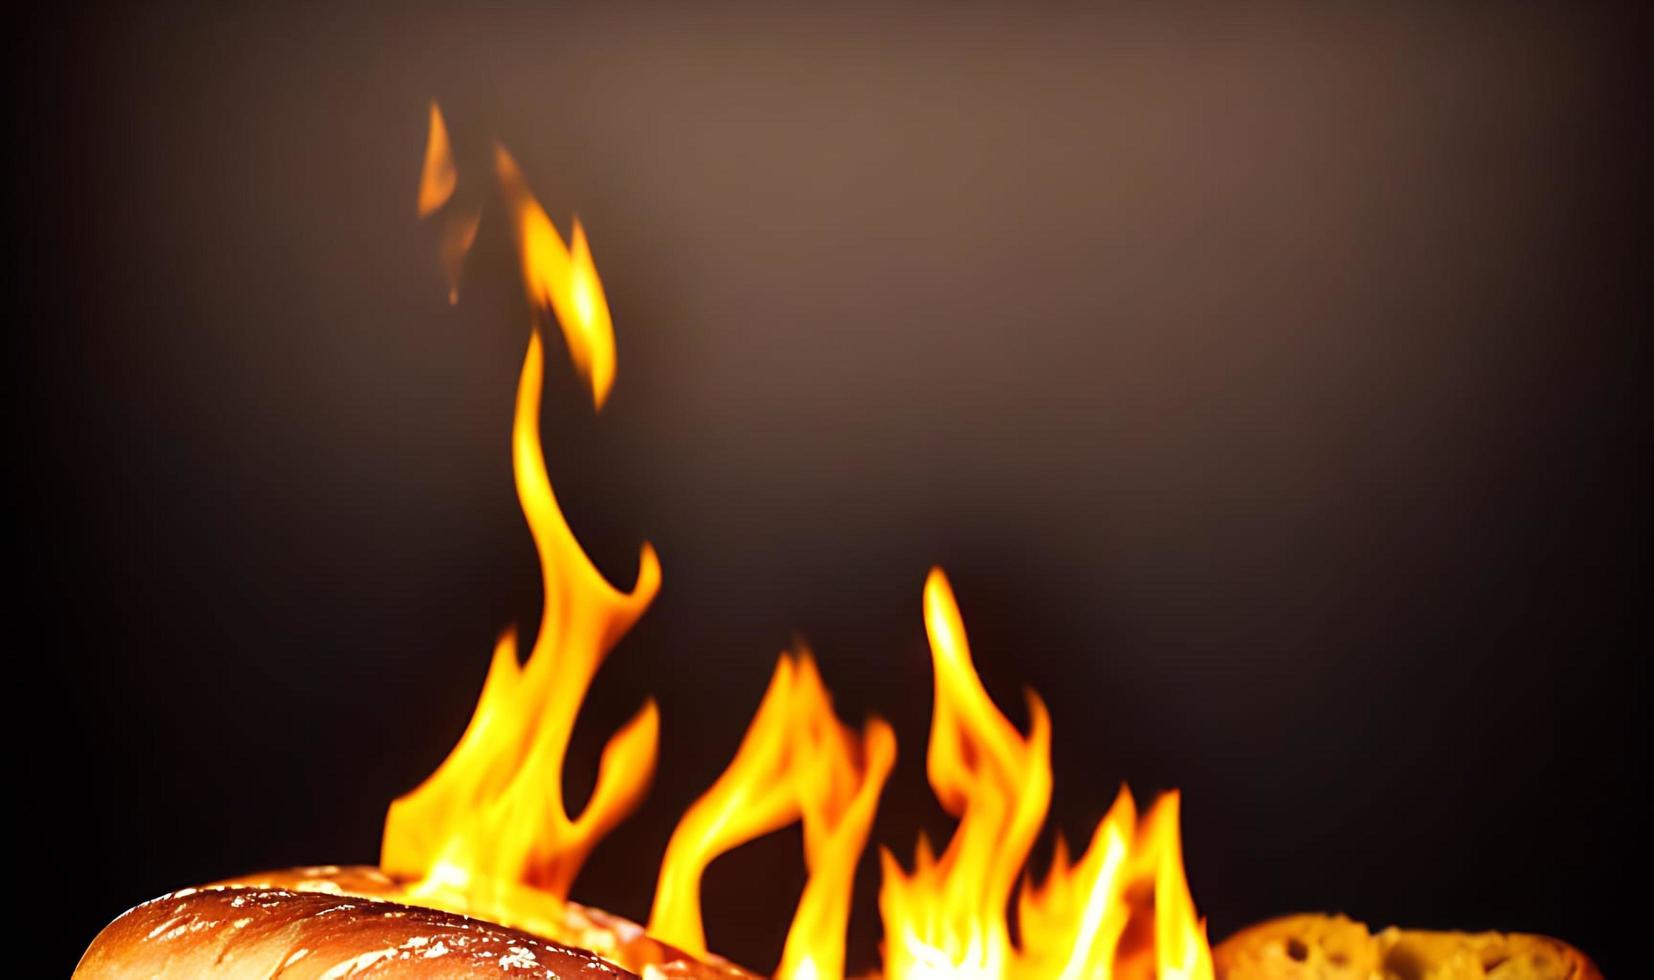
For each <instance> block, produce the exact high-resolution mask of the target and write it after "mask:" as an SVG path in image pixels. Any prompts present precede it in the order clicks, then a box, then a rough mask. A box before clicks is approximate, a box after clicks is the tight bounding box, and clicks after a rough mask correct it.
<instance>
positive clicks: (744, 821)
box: [649, 653, 896, 980]
mask: <svg viewBox="0 0 1654 980" xmlns="http://www.w3.org/2000/svg"><path fill="white" fill-rule="evenodd" d="M895 759H896V738H895V734H894V733H893V732H892V731H891V729H890V726H889V725H886V724H885V723H884V722H883V721H881V720H879V719H877V718H875V719H872V720H870V721H869V722H868V723H867V727H866V729H865V731H864V732H863V734H862V736H861V737H860V738H858V737H857V736H856V734H855V732H854V731H852V730H851V729H849V728H847V727H846V726H844V725H843V724H841V723H840V722H839V720H838V718H837V716H835V715H834V713H833V700H832V696H831V695H830V694H828V693H827V688H826V686H825V685H823V684H822V682H821V675H820V673H819V672H818V671H817V670H816V666H815V660H814V659H813V658H812V657H811V656H810V655H809V654H808V653H800V654H798V655H797V656H796V657H792V656H788V655H786V654H783V655H782V656H781V658H780V660H779V661H778V662H777V663H776V665H775V673H774V674H773V675H772V676H771V678H770V684H769V687H768V688H767V689H766V690H765V692H764V697H763V700H761V701H760V702H759V705H758V713H757V714H756V715H755V716H754V717H753V720H752V724H751V725H750V726H748V728H747V732H746V735H745V736H744V737H743V738H742V740H741V745H740V747H739V748H738V749H737V750H736V752H735V758H734V759H733V760H732V761H731V762H730V764H729V767H728V768H727V769H725V770H724V773H723V775H721V776H720V777H718V780H717V782H715V783H714V784H713V785H712V788H711V789H709V790H707V791H706V793H705V794H703V795H702V796H701V798H700V799H698V800H696V801H695V803H694V804H693V805H691V806H690V808H689V810H688V811H687V812H685V813H684V815H683V818H682V819H681V820H680V821H679V823H678V826H677V828H676V829H675V830H674V831H673V832H672V839H671V840H670V841H669V842H668V843H667V847H666V858H665V860H664V861H662V863H661V873H660V881H659V883H658V885H657V886H656V889H655V903H654V909H653V911H652V912H651V913H650V916H649V932H650V934H651V935H654V936H656V937H657V938H659V939H661V940H664V941H665V942H669V943H672V944H673V945H675V946H678V947H679V948H682V949H684V950H687V951H688V952H690V953H693V954H695V955H697V956H703V957H704V956H705V955H706V932H705V927H704V926H703V924H702V921H701V899H700V888H701V877H702V875H703V874H704V873H705V871H706V868H707V866H708V865H709V864H711V863H712V861H713V859H715V858H717V857H718V856H719V855H721V854H723V853H725V852H727V851H730V850H732V849H734V848H736V847H738V846H740V845H741V844H744V843H746V842H747V841H749V840H752V839H753V838H755V837H760V836H762V835H764V834H767V833H770V832H772V831H775V830H779V829H781V828H782V827H785V826H787V825H788V824H790V823H792V822H793V821H795V820H799V819H801V818H802V820H803V823H804V852H805V864H806V866H807V868H808V869H809V879H808V881H807V882H806V884H805V886H804V893H803V895H802V896H801V898H800V899H799V904H798V910H797V913H796V914H795V916H794V917H793V924H792V928H791V929H790V930H789V931H788V933H787V941H786V945H785V947H784V949H783V951H782V957H781V965H780V967H779V968H778V969H777V970H776V972H775V976H776V977H779V978H794V980H837V978H839V977H842V976H843V975H844V935H845V929H846V927H847V925H848V923H849V918H850V893H851V879H852V877H853V876H854V874H855V868H856V862H857V860H858V859H859V858H860V856H861V852H862V848H863V847H864V846H865V845H866V842H867V832H868V829H869V828H870V827H871V826H872V822H873V813H874V810H875V808H876V807H877V805H878V798H879V792H880V790H881V789H882V788H883V787H884V781H885V777H886V776H888V775H889V773H890V767H891V766H892V765H893V764H894V763H895Z"/></svg>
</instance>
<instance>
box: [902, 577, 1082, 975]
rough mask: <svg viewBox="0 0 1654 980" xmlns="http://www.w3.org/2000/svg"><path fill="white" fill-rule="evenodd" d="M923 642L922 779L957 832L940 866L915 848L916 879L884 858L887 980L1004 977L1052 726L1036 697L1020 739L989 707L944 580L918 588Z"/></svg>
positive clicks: (1040, 816) (1042, 794) (1041, 812)
mask: <svg viewBox="0 0 1654 980" xmlns="http://www.w3.org/2000/svg"><path fill="white" fill-rule="evenodd" d="M925 630H926V632H927V633H928V634H929V635H930V648H931V660H932V663H933V665H934V667H935V671H936V703H935V707H934V709H933V711H934V714H933V717H932V719H931V725H930V752H929V755H928V756H927V757H926V759H925V764H926V771H927V773H928V775H929V776H930V785H931V788H932V789H933V790H935V791H936V797H937V799H938V800H939V801H940V802H941V804H942V808H943V809H944V810H946V811H947V812H948V813H949V814H951V815H952V816H955V817H957V818H958V819H959V825H958V826H957V827H956V828H955V829H954V832H953V837H952V839H951V840H950V841H949V842H948V847H947V850H945V851H944V852H943V853H942V856H941V858H940V859H937V858H934V857H932V855H931V852H930V847H929V844H928V842H927V841H925V840H924V839H923V838H922V837H921V838H920V841H919V848H918V853H917V857H916V861H915V865H914V868H913V872H912V874H905V873H904V872H903V871H902V869H901V865H899V864H898V863H897V862H896V859H895V858H894V857H893V856H892V855H891V854H890V853H889V852H888V851H886V852H883V854H882V855H881V856H882V860H883V866H884V885H883V888H882V889H881V890H880V892H879V908H880V911H881V912H882V913H883V915H884V931H885V940H884V942H885V951H884V959H885V974H886V976H889V977H903V978H909V977H914V978H916V977H931V976H936V977H940V976H953V975H958V974H960V973H966V974H969V975H971V976H983V977H999V976H1004V975H1005V974H1006V971H1007V970H1008V969H1009V968H1010V965H1011V958H1012V948H1011V937H1010V931H1009V928H1008V926H1007V923H1006V921H1005V906H1006V903H1007V902H1008V901H1009V900H1010V897H1011V890H1012V888H1013V887H1015V885H1016V879H1017V875H1018V874H1019V873H1020V871H1021V869H1022V864H1023V860H1024V859H1025V858H1027V856H1028V851H1029V849H1030V848H1031V847H1032V846H1033V843H1034V837H1035V835H1037V834H1038V833H1039V829H1040V823H1041V821H1043V820H1044V819H1045V809H1046V806H1047V804H1049V803H1050V800H1051V721H1050V717H1049V716H1048V715H1047V714H1046V711H1045V705H1044V703H1043V702H1041V701H1040V699H1039V697H1038V695H1035V694H1034V693H1033V692H1031V691H1030V692H1028V695H1027V697H1028V712H1029V715H1030V717H1031V719H1032V724H1031V726H1030V730H1029V734H1028V736H1027V737H1026V738H1024V737H1023V736H1022V735H1021V734H1020V733H1019V732H1018V731H1017V730H1016V728H1015V727H1014V726H1012V724H1011V723H1010V722H1009V721H1008V720H1006V718H1005V716H1004V715H1002V714H1000V713H999V709H997V708H995V707H994V703H993V701H992V699H990V698H989V697H988V692H987V691H986V690H984V689H983V687H982V682H981V680H980V679H979V678H978V677H977V675H976V669H975V667H974V666H972V664H971V654H970V649H969V647H968V646H967V644H966V640H965V628H964V624H963V623H962V622H961V621H960V618H959V607H958V605H957V604H956V603H955V602H954V598H953V590H952V589H951V588H950V587H949V586H948V580H947V577H946V576H944V575H943V574H942V571H941V569H932V570H931V573H930V577H929V579H927V580H926V582H925Z"/></svg>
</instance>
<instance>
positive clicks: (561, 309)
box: [494, 146, 615, 409]
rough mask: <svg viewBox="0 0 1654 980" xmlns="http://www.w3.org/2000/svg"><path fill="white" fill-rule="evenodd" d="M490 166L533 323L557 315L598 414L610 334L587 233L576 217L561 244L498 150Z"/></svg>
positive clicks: (611, 365) (610, 362) (608, 369)
mask: <svg viewBox="0 0 1654 980" xmlns="http://www.w3.org/2000/svg"><path fill="white" fill-rule="evenodd" d="M494 167H495V170H496V171H497V172H498V173H499V177H500V187H501V189H502V190H503V191H504V193H505V199H506V209H507V211H508V212H509V213H510V215H511V222H512V227H514V228H515V229H516V232H517V244H518V251H519V253H520V254H521V256H522V260H523V285H524V287H525V288H526V289H527V290H528V301H529V304H530V306H532V307H533V308H534V310H535V315H536V317H537V318H543V316H544V313H545V311H547V310H549V311H551V313H552V314H553V315H554V316H556V318H557V322H558V324H560V325H561V326H562V328H563V339H564V340H565V341H566V342H567V343H568V345H569V354H570V355H571V356H572V357H573V359H574V365H575V367H576V368H577V369H578V370H579V371H580V373H581V374H582V375H583V376H584V377H585V378H586V380H587V382H588V383H589V384H590V385H591V389H592V400H593V402H595V403H596V405H597V407H598V408H599V409H601V408H602V407H603V402H604V400H605V399H607V398H608V397H609V387H610V386H611V385H613V384H614V377H615V334H614V324H613V323H612V322H610V320H609V302H608V300H607V299H606V298H605V297H604V295H603V283H602V281H601V280H599V279H598V278H597V266H596V265H594V264H592V253H591V247H590V246H589V245H588V244H587V243H586V229H585V228H584V227H582V226H581V224H580V219H579V218H576V219H574V231H573V233H572V234H571V235H570V244H568V245H564V244H563V239H562V237H561V236H559V235H558V234H557V229H556V228H555V227H553V226H552V224H551V219H550V218H548V217H546V212H545V209H544V208H542V207H540V202H539V201H536V200H535V199H534V195H533V194H532V193H530V192H529V190H528V184H527V183H526V182H525V181H524V180H523V175H522V171H520V170H518V169H517V161H515V160H513V159H512V158H511V154H510V153H507V152H506V149H505V147H503V146H496V147H495V148H494Z"/></svg>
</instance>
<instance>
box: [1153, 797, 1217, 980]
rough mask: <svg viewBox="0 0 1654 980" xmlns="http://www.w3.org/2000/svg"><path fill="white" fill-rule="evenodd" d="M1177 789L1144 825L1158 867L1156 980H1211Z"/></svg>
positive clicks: (1208, 950) (1209, 955) (1160, 801)
mask: <svg viewBox="0 0 1654 980" xmlns="http://www.w3.org/2000/svg"><path fill="white" fill-rule="evenodd" d="M1179 803H1180V797H1179V794H1178V793H1177V791H1176V790H1173V791H1171V792H1169V793H1166V794H1164V795H1162V796H1161V797H1160V799H1158V800H1156V801H1155V804H1154V806H1153V807H1152V808H1150V810H1149V815H1148V817H1147V818H1146V819H1145V820H1144V822H1143V829H1142V836H1143V838H1144V842H1143V844H1142V845H1141V846H1142V850H1143V853H1144V854H1145V855H1153V862H1154V960H1155V974H1154V975H1155V977H1156V980H1212V976H1213V973H1212V950H1211V947H1210V946H1208V945H1207V942H1206V923H1205V921H1204V920H1202V919H1200V918H1199V917H1198V916H1196V914H1195V903H1194V899H1193V898H1192V897H1191V896H1190V895H1189V881H1188V879H1187V878H1186V877H1185V876H1184V873H1183V843H1182V836H1181V834H1179V832H1178V826H1177V816H1178V806H1179Z"/></svg>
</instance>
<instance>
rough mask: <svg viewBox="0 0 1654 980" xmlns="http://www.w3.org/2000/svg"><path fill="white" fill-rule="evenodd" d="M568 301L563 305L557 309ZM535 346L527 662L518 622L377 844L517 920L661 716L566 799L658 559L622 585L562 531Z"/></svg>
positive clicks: (570, 852)
mask: <svg viewBox="0 0 1654 980" xmlns="http://www.w3.org/2000/svg"><path fill="white" fill-rule="evenodd" d="M510 190H511V192H512V194H513V197H514V200H515V203H516V204H517V208H518V211H519V212H520V213H519V221H520V222H529V223H532V222H533V221H534V220H535V217H534V216H535V215H538V217H539V220H541V221H543V222H544V228H543V229H541V228H536V229H535V234H536V235H544V234H546V233H548V232H549V234H551V235H552V236H554V237H555V235H556V232H555V231H550V224H551V223H550V221H549V220H546V219H545V217H544V214H545V213H544V212H543V211H541V210H540V209H539V205H538V204H536V203H535V202H534V201H533V198H532V197H531V196H528V194H527V190H526V188H523V187H522V186H521V184H520V182H519V183H518V184H517V185H516V186H514V187H512V188H510ZM521 212H527V214H526V216H525V215H524V214H522V213H521ZM538 244H540V245H542V246H543V244H544V243H543V242H539V243H538ZM559 244H561V243H560V242H559ZM544 258H545V256H544V253H543V252H539V251H536V252H531V251H530V250H529V248H528V240H527V239H526V238H525V245H524V262H525V266H527V265H529V264H530V263H539V262H541V261H542V260H544ZM588 264H589V260H588ZM533 269H534V274H535V277H536V281H538V282H541V283H545V282H549V281H550V279H551V278H552V277H554V276H556V275H559V274H561V275H563V276H565V277H569V276H579V275H580V273H579V270H578V268H577V267H574V266H571V265H570V264H569V263H567V262H564V263H563V264H562V265H561V266H560V267H555V268H545V267H542V266H540V265H538V264H535V265H533ZM571 288H575V289H580V290H584V289H586V288H587V287H586V286H585V285H584V284H582V285H579V286H576V287H571ZM587 297H588V301H587V303H586V304H585V305H583V306H580V307H578V308H577V309H578V310H579V311H582V312H584V313H585V315H586V317H587V320H588V322H589V323H592V322H595V323H597V324H600V328H592V327H590V326H585V327H582V328H580V329H572V330H566V331H565V336H566V337H567V338H568V339H569V342H570V343H571V344H575V343H578V344H582V345H585V346H584V347H583V348H581V351H582V353H581V354H580V355H579V356H577V357H576V358H575V360H576V363H577V364H581V365H588V366H590V365H602V364H607V365H609V368H608V374H607V375H606V376H601V377H600V376H599V375H598V374H596V373H595V370H591V371H590V372H589V373H588V378H589V380H590V381H591V384H592V390H593V395H594V400H595V401H596V402H597V403H598V404H599V405H601V403H602V401H603V397H604V394H605V393H606V392H607V388H608V385H609V383H610V382H612V380H613V364H614V348H613V334H612V333H611V332H610V331H609V330H608V326H607V325H608V322H609V317H608V311H607V309H606V306H605V302H604V299H603V295H602V292H601V290H599V291H597V292H596V293H595V295H594V296H593V295H591V294H587ZM600 307H602V309H601V310H600V309H599V308H600ZM564 313H565V311H563V310H561V309H559V310H558V315H559V316H560V317H561V316H563V315H564ZM604 344H607V345H608V346H607V347H606V348H604V349H597V348H598V347H600V346H601V345H604ZM544 361H545V358H544V350H543V347H542V344H541V340H540V331H539V330H538V329H537V328H536V329H535V330H534V331H533V332H532V333H531V335H530V338H529V344H528V353H527V355H526V356H525V357H524V359H523V368H522V374H521V376H520V378H519V381H518V385H517V408H516V418H515V422H514V424H513V426H512V434H511V445H512V463H513V471H514V473H515V476H516V483H517V497H518V500H519V501H520V503H521V504H522V508H523V515H524V516H525V517H526V518H527V520H528V526H529V531H530V533H531V534H532V536H533V538H534V545H535V548H536V550H537V551H538V552H539V556H540V574H541V577H542V579H543V581H544V595H545V598H544V603H543V605H542V607H541V615H540V627H539V631H538V633H537V634H536V636H535V638H534V642H533V645H532V646H531V647H530V650H529V655H528V659H527V661H526V662H524V663H522V664H519V662H518V656H517V641H516V637H515V636H514V635H513V634H512V633H509V632H508V633H506V634H505V635H504V636H503V637H501V639H500V641H499V644H498V645H497V646H496V648H495V650H494V659H493V662H492V664H491V665H490V667H489V671H488V676H487V679H486V680H485V681H484V682H483V690H482V695H481V696H480V698H479V699H478V701H477V708H476V711H475V713H474V715H473V717H472V719H471V723H470V725H469V727H467V728H466V730H465V732H464V734H463V735H461V736H460V740H459V743H458V744H457V745H455V746H454V749H453V751H452V753H450V754H449V756H448V758H447V760H445V761H444V762H443V763H442V765H441V766H439V767H438V768H437V770H436V772H434V773H433V774H432V775H431V776H430V778H429V779H427V780H426V781H425V782H424V783H423V784H422V785H421V786H419V787H418V788H417V789H415V790H414V791H413V792H412V793H409V794H408V795H407V796H404V797H402V798H400V799H398V800H397V801H395V802H394V803H392V804H391V808H390V812H389V813H388V814H387V816H386V818H385V837H384V844H383V848H382V853H381V864H382V866H383V867H384V868H385V870H386V871H387V872H389V873H391V874H393V875H397V876H399V877H406V878H410V879H414V880H416V881H418V882H420V885H419V886H418V891H419V893H420V894H421V895H422V896H423V897H425V898H427V899H429V900H431V901H433V902H439V903H441V904H443V905H445V906H446V907H451V908H457V909H458V910H460V911H469V912H473V913H475V914H479V915H485V916H487V917H489V918H493V919H496V920H499V921H505V922H508V923H514V924H516V923H524V922H528V921H532V920H538V919H540V918H543V917H545V916H551V915H555V914H556V912H557V905H558V903H560V902H561V901H562V900H563V899H565V898H567V896H568V891H569V886H570V885H571V884H572V883H573V882H574V878H575V876H576V875H577V874H578V873H579V871H580V866H581V864H582V863H583V862H584V861H585V859H586V856H587V855H588V854H589V853H590V852H591V849H592V847H594V846H595V845H596V844H597V842H598V840H600V839H601V838H602V837H603V835H604V834H606V833H607V832H608V831H609V830H610V829H611V828H612V827H613V826H614V825H615V824H616V823H618V822H619V821H620V820H621V819H622V818H624V817H625V816H626V814H627V813H629V812H631V810H632V809H633V807H635V806H636V805H637V803H638V801H639V800H640V799H641V798H642V796H643V793H644V791H645V790H646V789H647V787H648V784H649V780H650V778H651V777H652V775H653V773H654V764H655V749H656V741H657V738H658V732H659V724H660V722H659V715H658V712H657V711H656V708H655V704H654V702H653V701H650V702H648V703H646V704H645V705H644V706H643V708H642V709H641V710H640V711H639V712H638V713H637V715H636V716H634V717H633V718H632V720H631V721H629V722H628V723H627V724H626V725H625V726H624V727H623V728H621V730H620V731H619V732H616V733H615V734H614V735H613V736H612V737H611V738H610V739H609V742H608V745H607V746H606V747H605V748H604V750H603V755H602V758H601V762H600V765H599V768H598V776H597V783H596V787H595V788H594V789H593V791H592V795H591V798H590V800H589V801H588V802H587V804H586V806H585V809H584V810H582V811H581V813H580V814H579V815H578V816H571V815H570V814H569V813H568V810H567V808H566V807H565V805H564V801H563V761H564V758H565V756H566V754H567V752H568V744H569V736H570V734H571V732H572V731H573V729H574V722H575V717H576V715H577V714H578V713H579V710H580V703H581V701H582V700H583V699H584V697H585V693H586V689H587V687H588V686H589V685H590V684H591V681H592V678H593V676H594V675H596V673H597V670H598V668H599V667H600V666H601V665H602V663H603V659H604V657H605V656H606V655H607V654H608V652H609V650H610V648H612V647H613V646H614V644H615V643H616V641H618V640H619V639H620V637H621V636H622V635H623V634H625V632H626V631H627V630H628V629H630V628H631V626H632V624H633V623H635V622H636V621H637V618H638V617H639V616H640V615H642V614H643V611H644V609H645V608H647V607H648V605H649V602H650V601H651V600H652V599H653V598H654V596H655V593H656V591H657V590H658V589H659V588H660V563H659V561H658V560H657V559H656V556H655V552H654V549H653V548H651V547H650V546H649V545H647V544H645V545H644V546H643V549H642V554H641V556H640V558H639V561H638V572H637V581H636V584H635V585H634V586H633V587H632V591H631V592H630V593H625V592H620V591H618V590H617V589H615V588H614V587H613V586H611V585H610V584H609V583H608V582H607V581H605V580H604V578H603V576H602V573H601V572H599V571H598V570H597V568H596V567H595V566H594V565H593V564H592V563H591V560H590V559H588V558H587V557H586V554H585V552H584V551H582V550H581V548H580V543H579V542H578V541H577V540H575V537H574V533H573V532H572V531H571V530H569V526H568V523H567V521H566V520H564V518H563V513H562V511H561V510H560V509H559V508H558V506H557V498H556V495H555V494H554V493H553V492H552V488H551V480H550V478H549V476H548V475H547V473H546V463H545V457H544V454H543V451H542V449H541V445H540V393H541V385H542V382H543V375H544V370H545V364H544ZM524 886H527V888H528V889H531V890H532V891H531V892H530V897H531V898H532V899H533V900H534V901H533V902H532V904H534V905H536V906H538V907H537V908H535V909H533V910H524V909H521V908H518V907H516V906H518V905H521V904H522V899H521V896H520V893H521V891H522V889H523V887H524Z"/></svg>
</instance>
